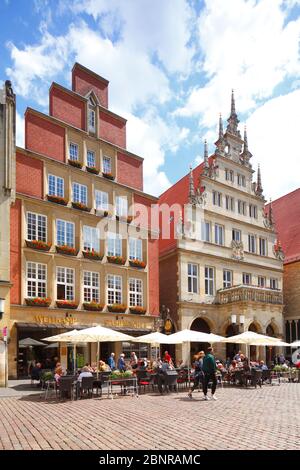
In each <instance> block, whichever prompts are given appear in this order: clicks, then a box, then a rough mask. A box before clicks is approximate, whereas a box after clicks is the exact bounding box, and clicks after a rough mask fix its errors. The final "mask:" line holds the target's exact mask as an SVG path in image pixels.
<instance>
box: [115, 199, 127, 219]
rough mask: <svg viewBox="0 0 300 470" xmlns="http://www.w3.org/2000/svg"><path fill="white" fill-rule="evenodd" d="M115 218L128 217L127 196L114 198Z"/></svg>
mask: <svg viewBox="0 0 300 470" xmlns="http://www.w3.org/2000/svg"><path fill="white" fill-rule="evenodd" d="M116 216H118V217H127V216H128V198H127V196H116Z"/></svg>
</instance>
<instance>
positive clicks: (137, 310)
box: [129, 307, 146, 315]
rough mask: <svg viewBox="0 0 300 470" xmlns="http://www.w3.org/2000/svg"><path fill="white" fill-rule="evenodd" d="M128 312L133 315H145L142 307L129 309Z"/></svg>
mask: <svg viewBox="0 0 300 470" xmlns="http://www.w3.org/2000/svg"><path fill="white" fill-rule="evenodd" d="M129 311H130V313H133V314H134V315H145V313H146V309H145V308H143V307H130V308H129Z"/></svg>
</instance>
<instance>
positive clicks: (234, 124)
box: [226, 90, 241, 137]
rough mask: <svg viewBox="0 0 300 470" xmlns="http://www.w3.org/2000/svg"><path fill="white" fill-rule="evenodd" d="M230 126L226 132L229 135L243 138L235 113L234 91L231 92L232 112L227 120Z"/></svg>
mask: <svg viewBox="0 0 300 470" xmlns="http://www.w3.org/2000/svg"><path fill="white" fill-rule="evenodd" d="M227 122H228V125H227V128H226V131H227V132H228V133H229V134H233V135H236V136H238V137H240V136H241V134H240V131H239V130H238V124H239V122H240V121H239V120H238V117H237V114H236V111H235V99H234V91H233V90H232V92H231V111H230V116H229V118H228V119H227Z"/></svg>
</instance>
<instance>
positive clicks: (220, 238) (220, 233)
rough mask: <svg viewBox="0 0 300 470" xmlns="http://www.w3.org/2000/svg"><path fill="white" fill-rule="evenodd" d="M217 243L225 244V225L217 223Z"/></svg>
mask: <svg viewBox="0 0 300 470" xmlns="http://www.w3.org/2000/svg"><path fill="white" fill-rule="evenodd" d="M215 243H216V244H217V245H221V246H224V244H225V229H224V225H220V224H215Z"/></svg>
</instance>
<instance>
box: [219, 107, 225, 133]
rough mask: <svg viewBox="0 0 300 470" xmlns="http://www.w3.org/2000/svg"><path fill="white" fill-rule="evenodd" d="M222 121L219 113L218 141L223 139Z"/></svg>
mask: <svg viewBox="0 0 300 470" xmlns="http://www.w3.org/2000/svg"><path fill="white" fill-rule="evenodd" d="M223 134H224V132H223V120H222V114H221V113H220V117H219V139H222V138H223Z"/></svg>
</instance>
